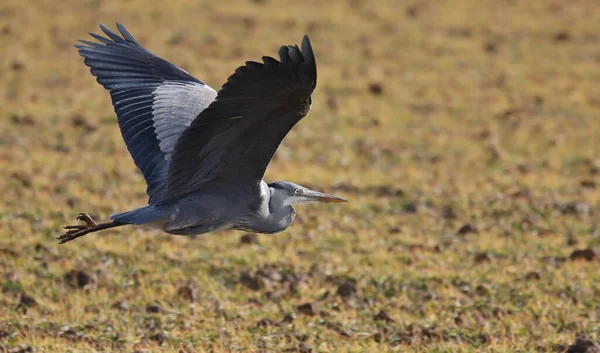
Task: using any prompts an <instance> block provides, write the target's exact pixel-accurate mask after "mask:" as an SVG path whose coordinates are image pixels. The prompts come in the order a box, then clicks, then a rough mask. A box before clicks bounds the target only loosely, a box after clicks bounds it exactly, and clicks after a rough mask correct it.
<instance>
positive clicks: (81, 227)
mask: <svg viewBox="0 0 600 353" xmlns="http://www.w3.org/2000/svg"><path fill="white" fill-rule="evenodd" d="M77 220H79V221H82V222H84V223H85V224H75V225H71V226H64V227H63V228H64V229H67V231H66V232H65V234H63V235H61V236H59V237H57V238H56V239H58V240H59V242H58V243H59V244H64V243H66V242H68V241H71V240H73V239H76V238H79V237H81V236H83V235H86V234H87V233H89V232H90V230H91V228H94V227H96V226H97V224H96V222H94V220H93V219H92V217H90V215H89V214H87V213H83V212H82V213H80V214H79V215H78V216H77Z"/></svg>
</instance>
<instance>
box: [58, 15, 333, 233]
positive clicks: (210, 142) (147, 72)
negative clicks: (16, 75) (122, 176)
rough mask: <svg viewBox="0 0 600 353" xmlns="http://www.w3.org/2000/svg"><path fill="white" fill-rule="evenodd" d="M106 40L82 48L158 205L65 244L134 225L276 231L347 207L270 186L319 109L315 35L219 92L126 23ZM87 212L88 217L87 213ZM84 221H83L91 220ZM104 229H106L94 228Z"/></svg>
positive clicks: (290, 187)
mask: <svg viewBox="0 0 600 353" xmlns="http://www.w3.org/2000/svg"><path fill="white" fill-rule="evenodd" d="M100 28H101V29H102V31H103V32H104V34H105V35H106V36H107V37H102V36H99V35H96V34H91V35H92V37H94V38H95V39H97V40H98V41H99V42H100V43H97V42H89V41H81V42H82V43H83V44H79V45H76V47H77V48H78V49H79V53H80V54H81V55H82V56H83V57H84V58H85V60H84V62H85V64H86V65H87V66H89V67H90V68H91V72H92V74H93V75H94V76H96V78H97V81H98V82H99V83H100V84H101V85H102V86H104V88H106V89H107V90H108V91H109V92H110V95H111V98H112V102H113V106H114V108H115V113H116V114H117V117H118V122H119V127H120V129H121V133H122V135H123V139H124V141H125V144H126V145H127V148H128V149H129V152H130V153H131V156H132V157H133V160H134V162H135V163H136V165H137V167H138V168H139V169H140V171H141V172H142V174H143V175H144V178H145V179H146V183H147V189H146V192H147V194H148V196H149V199H148V205H147V206H144V207H141V208H138V209H135V210H132V211H128V212H124V213H119V214H115V215H112V216H111V220H112V223H105V224H102V225H97V226H96V225H95V222H93V220H92V219H91V218H90V217H89V216H88V215H85V216H86V217H83V216H81V215H80V219H82V220H85V222H86V223H88V227H87V228H86V227H81V226H71V227H69V228H68V229H78V230H77V231H75V230H72V231H69V232H67V233H66V234H65V235H63V236H62V237H60V238H59V239H61V242H66V241H69V240H72V239H74V238H76V237H79V236H82V235H84V234H87V233H89V232H93V231H96V230H101V229H107V228H112V227H116V226H120V225H125V224H133V225H146V226H153V227H158V228H160V229H161V230H163V231H165V232H167V233H171V234H181V235H191V234H200V233H207V232H213V231H217V230H220V229H238V230H245V231H253V232H260V233H276V232H280V231H282V230H284V229H286V228H287V227H288V226H289V225H290V224H291V223H292V222H293V220H294V217H295V214H296V213H295V211H294V209H293V208H292V205H294V204H302V203H310V202H317V201H318V202H343V201H345V200H343V199H341V198H338V197H335V196H332V195H327V194H323V193H320V192H317V191H313V190H309V189H306V188H304V187H302V186H299V185H296V184H293V183H289V182H276V183H272V184H267V183H266V182H265V181H263V180H262V178H263V176H264V173H265V170H266V168H267V166H268V164H269V162H270V161H271V159H272V157H273V154H274V153H275V151H276V150H277V147H278V146H279V144H280V143H281V141H282V140H283V138H284V137H285V136H286V135H287V133H288V132H289V131H290V130H291V129H292V127H293V126H294V125H295V124H296V123H297V122H298V121H300V120H301V119H302V118H303V117H304V116H305V115H306V114H307V113H308V111H309V110H310V106H311V103H312V100H311V95H312V93H313V91H314V89H315V87H316V83H317V69H316V62H315V57H314V54H313V51H312V47H311V45H310V41H309V39H308V37H306V36H305V37H304V39H303V41H302V46H301V49H300V48H299V47H298V46H282V47H281V48H280V49H279V57H280V59H279V60H276V59H273V58H271V57H263V58H262V60H263V62H262V63H258V62H246V63H245V65H244V66H241V67H239V68H238V69H237V70H236V71H235V73H234V74H233V75H231V76H230V77H229V78H228V80H227V82H226V83H225V84H224V85H223V87H222V88H221V89H220V90H219V91H218V92H216V91H215V90H213V89H212V88H210V87H208V86H207V85H206V84H204V83H203V82H201V81H200V80H198V79H196V78H194V77H193V76H191V75H190V74H188V73H187V72H185V71H184V70H181V69H179V68H178V67H176V66H175V65H173V64H171V63H169V62H167V61H165V60H163V59H161V58H159V57H157V56H155V55H154V54H152V53H151V52H149V51H148V50H146V49H145V48H144V47H142V46H141V45H140V44H139V43H138V42H137V41H136V40H135V39H134V38H133V36H132V35H131V34H130V33H129V32H128V31H127V30H126V29H125V27H123V26H122V25H120V24H117V28H118V30H119V32H120V35H118V34H116V33H114V32H112V31H111V30H109V29H108V28H106V27H105V26H103V25H100ZM82 215H83V214H82ZM81 217H83V218H81ZM94 227H96V228H94Z"/></svg>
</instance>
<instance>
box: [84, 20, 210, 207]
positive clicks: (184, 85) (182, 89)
mask: <svg viewBox="0 0 600 353" xmlns="http://www.w3.org/2000/svg"><path fill="white" fill-rule="evenodd" d="M100 28H101V29H102V31H103V32H104V33H105V34H106V36H107V37H108V38H105V37H102V36H99V35H97V34H93V33H90V35H91V36H92V37H94V38H95V39H97V40H98V41H100V43H94V42H89V41H85V40H82V41H81V42H82V43H83V44H78V45H76V46H75V47H76V48H78V49H79V54H80V55H81V56H83V57H84V58H85V60H84V63H85V64H86V65H87V66H89V67H90V68H91V72H92V74H93V75H94V76H96V77H97V81H98V83H100V84H101V85H102V86H104V88H106V89H107V90H109V91H110V96H111V98H112V103H113V106H114V108H115V113H116V114H117V117H118V120H119V127H120V128H121V134H122V135H123V139H124V140H125V144H126V145H127V148H128V149H129V153H131V156H132V157H133V160H134V162H135V164H136V165H137V167H138V168H139V169H140V171H141V172H142V174H143V175H144V178H145V179H146V183H147V185H148V187H147V189H146V193H147V194H148V196H149V197H150V200H149V202H150V204H153V203H156V202H158V201H160V199H161V198H162V197H163V196H164V192H165V191H166V184H167V183H166V182H167V175H168V165H169V160H170V158H171V154H172V153H173V150H174V148H175V143H176V142H177V139H178V138H179V136H180V135H181V133H182V132H183V131H184V130H185V129H186V128H187V127H188V126H189V125H190V124H191V122H192V121H193V120H194V118H196V116H198V114H200V112H201V111H202V110H204V109H205V108H206V107H207V106H208V105H209V104H210V103H211V102H212V101H213V100H214V98H215V97H216V95H217V93H216V92H215V90H213V89H212V88H210V87H208V86H207V85H205V84H204V83H202V82H200V81H199V80H197V79H196V78H194V77H192V76H191V75H189V74H188V73H187V72H185V71H183V70H182V69H180V68H178V67H177V66H175V65H173V64H171V63H170V62H168V61H165V60H163V59H161V58H159V57H157V56H155V55H154V54H152V53H151V52H149V51H148V50H146V49H145V48H144V47H142V46H141V45H140V43H138V42H137V41H136V40H135V39H134V38H133V36H131V34H129V32H128V31H127V29H125V27H124V26H123V25H121V24H118V23H117V28H118V30H119V32H120V33H121V36H122V37H121V36H119V35H117V34H116V33H114V32H112V31H111V30H110V29H108V28H107V27H105V26H104V25H100Z"/></svg>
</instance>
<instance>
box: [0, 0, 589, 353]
mask: <svg viewBox="0 0 600 353" xmlns="http://www.w3.org/2000/svg"><path fill="white" fill-rule="evenodd" d="M115 22H120V23H123V24H124V25H125V26H126V27H127V28H128V30H129V31H130V32H131V33H132V34H133V36H134V37H136V38H137V39H138V40H139V41H140V42H141V43H142V44H143V45H144V46H145V47H146V48H147V49H149V50H150V51H151V52H153V53H154V54H156V55H158V56H160V57H162V58H164V59H166V60H168V61H171V62H173V63H174V64H176V65H178V66H179V67H181V68H183V69H185V70H186V71H188V72H190V73H191V74H192V75H193V76H195V77H197V78H198V79H200V80H201V81H203V82H205V83H207V84H208V85H210V86H211V87H213V88H215V89H216V90H218V89H219V88H220V87H221V85H222V84H223V83H224V82H225V81H226V78H227V77H228V76H229V75H230V74H231V73H233V71H234V70H235V69H236V68H237V67H238V66H240V65H242V64H243V63H244V62H245V61H247V60H254V61H257V60H259V59H260V57H261V56H263V55H269V56H276V54H277V49H278V48H279V46H280V45H283V44H296V43H300V41H301V39H302V36H303V35H304V34H308V35H309V36H310V38H311V41H312V43H313V48H314V50H315V52H316V58H317V67H318V85H317V90H316V92H315V93H314V95H313V105H312V110H311V112H310V114H309V115H308V116H307V118H306V119H304V120H303V121H302V122H301V123H300V124H298V125H297V126H296V127H295V128H294V129H293V130H292V132H291V133H290V135H289V136H288V137H287V138H286V139H285V141H284V143H283V144H282V146H281V147H280V149H279V150H278V152H277V154H276V156H275V159H274V160H273V163H272V164H271V166H270V168H269V170H268V172H267V176H266V179H267V181H269V182H271V181H276V180H290V181H294V182H297V183H299V184H302V185H306V186H308V187H311V188H314V189H317V190H322V191H326V192H331V193H335V194H336V195H339V196H342V197H345V198H348V199H349V200H350V201H351V202H349V203H348V204H344V205H342V206H341V207H328V206H327V205H318V206H306V207H299V208H298V209H297V211H298V216H297V219H296V221H295V223H294V225H292V226H291V227H290V228H289V229H288V230H287V231H285V232H284V233H281V234H277V235H272V236H265V235H252V234H243V233H239V232H222V233H218V234H213V235H206V236H198V237H196V238H193V239H192V238H184V237H176V236H168V235H164V234H161V233H157V232H153V231H143V230H138V229H134V228H129V229H127V228H125V229H119V230H115V231H108V232H103V233H101V234H94V235H90V236H86V237H85V238H82V239H79V240H77V241H75V242H72V243H69V244H67V245H63V246H58V245H57V243H56V241H55V240H54V238H55V237H56V236H58V235H60V234H61V230H62V229H61V227H62V226H63V225H66V224H71V223H73V221H74V219H75V217H76V216H77V214H78V213H79V212H88V213H90V214H91V215H92V216H93V217H94V218H96V219H97V220H99V221H104V220H106V219H107V217H108V215H110V214H112V213H116V212H120V211H124V210H128V209H131V208H133V207H137V206H141V205H144V204H145V203H146V201H147V197H146V195H145V184H144V180H143V178H142V176H141V175H140V174H139V172H138V171H137V170H136V168H135V165H134V164H133V161H132V160H131V157H130V156H129V154H128V152H127V149H126V147H125V145H124V143H123V142H122V138H121V136H120V132H119V129H118V125H117V121H116V117H115V115H114V112H113V109H112V105H111V103H110V99H109V94H108V93H107V92H106V91H104V89H103V88H102V87H101V86H100V85H99V84H97V83H96V82H95V79H94V78H93V77H92V75H91V74H90V73H89V69H88V68H87V67H85V65H84V64H83V59H82V58H81V57H80V56H79V55H78V53H77V51H76V49H75V48H73V46H72V45H73V44H74V43H76V41H77V40H79V39H86V40H91V37H89V35H88V34H87V33H88V32H95V33H100V30H99V29H98V27H97V25H98V23H104V24H105V25H107V26H109V27H110V28H112V29H114V28H115V27H114V23H115ZM0 53H1V54H0V129H1V131H2V133H1V134H0V195H2V202H0V217H1V218H0V220H1V223H0V284H1V289H2V292H1V294H0V350H2V349H3V348H6V350H9V349H12V350H13V351H15V352H16V351H23V352H25V351H27V349H28V348H27V347H31V349H33V351H35V352H38V351H39V352H42V351H48V352H57V351H66V349H67V348H69V349H72V351H108V350H114V351H133V350H137V351H144V350H146V351H152V350H157V349H161V350H163V351H166V352H170V351H173V352H181V351H185V352H187V351H189V352H193V351H204V350H209V351H212V352H229V351H270V350H274V351H288V352H292V351H293V352H321V351H323V352H334V351H339V352H349V351H356V352H359V351H361V352H362V351H372V352H385V351H391V350H396V349H403V350H407V351H410V350H414V351H423V352H429V351H432V350H435V349H437V350H438V351H461V350H467V349H469V348H471V349H472V348H474V347H475V348H479V349H485V350H486V351H498V352H500V351H517V350H520V351H533V350H538V351H540V350H541V351H550V350H556V351H560V350H561V349H562V350H566V349H579V348H578V347H584V348H581V349H587V348H585V347H588V346H589V347H591V346H592V345H593V344H594V341H596V342H597V341H598V337H599V335H600V331H599V330H600V327H599V324H598V322H599V320H600V309H598V302H599V299H600V287H599V284H598V283H600V281H599V280H600V273H599V272H598V270H597V269H598V266H599V265H600V260H599V256H598V255H597V252H598V251H599V248H600V230H599V228H598V223H599V222H598V221H599V217H598V207H599V206H600V202H599V200H600V192H599V191H598V183H600V139H599V138H598V136H600V122H599V117H598V115H599V113H600V98H599V97H598V92H600V89H599V88H600V87H599V84H600V11H598V5H597V3H596V1H591V0H589V1H585V0H581V1H579V0H576V1H569V2H568V3H566V2H563V1H516V0H502V1H478V0H463V1H459V0H452V1H451V0H445V1H399V0H397V1H385V0H379V1H363V0H343V1H331V2H325V1H275V0H227V1H220V2H214V1H179V0H174V1H168V2H167V1H164V2H148V1H139V0H120V1H99V0H87V1H71V0H64V1H28V2H25V1H13V0H8V1H7V0H5V1H3V2H2V3H1V4H0ZM336 206H337V205H336ZM582 336H586V337H587V338H585V339H583V338H581V339H579V340H578V341H577V340H576V337H582ZM586 345H587V346H586ZM159 347H160V348H159ZM399 347H400V348H399ZM573 347H575V348H573ZM584 351H585V350H581V352H584ZM577 352H579V351H577Z"/></svg>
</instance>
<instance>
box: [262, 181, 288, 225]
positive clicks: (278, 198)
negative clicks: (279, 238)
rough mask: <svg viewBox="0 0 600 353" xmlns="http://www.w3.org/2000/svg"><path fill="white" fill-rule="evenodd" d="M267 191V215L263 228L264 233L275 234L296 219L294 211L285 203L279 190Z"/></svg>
mask: <svg viewBox="0 0 600 353" xmlns="http://www.w3.org/2000/svg"><path fill="white" fill-rule="evenodd" d="M269 191H270V192H269V196H270V197H269V199H268V209H269V215H268V216H267V218H266V219H265V221H264V223H263V226H264V228H267V229H265V232H268V233H277V232H281V231H282V230H284V229H286V228H287V227H289V226H290V224H292V222H293V221H294V218H295V217H296V211H295V210H294V208H293V207H292V206H290V205H288V204H286V203H285V199H286V198H285V195H284V194H283V193H282V192H281V191H280V190H278V189H272V188H270V190H269Z"/></svg>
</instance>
